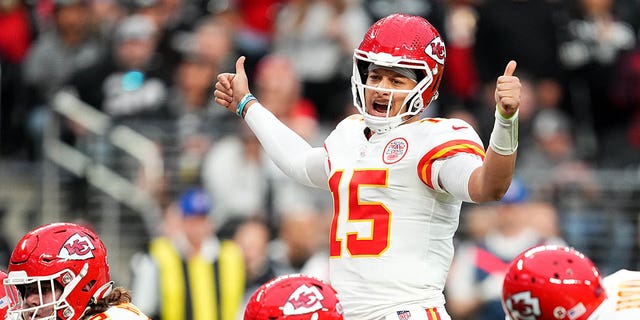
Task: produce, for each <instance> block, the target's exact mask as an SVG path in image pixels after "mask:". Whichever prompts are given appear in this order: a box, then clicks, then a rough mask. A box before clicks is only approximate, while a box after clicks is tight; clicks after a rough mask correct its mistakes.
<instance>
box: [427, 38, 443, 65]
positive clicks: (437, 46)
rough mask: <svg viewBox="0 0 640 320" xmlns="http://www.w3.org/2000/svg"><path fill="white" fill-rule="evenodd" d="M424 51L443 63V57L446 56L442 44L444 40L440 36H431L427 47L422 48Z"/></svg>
mask: <svg viewBox="0 0 640 320" xmlns="http://www.w3.org/2000/svg"><path fill="white" fill-rule="evenodd" d="M424 53H426V54H427V55H428V56H429V57H431V59H433V60H435V61H436V62H437V63H439V64H444V58H446V57H447V49H446V48H445V46H444V41H442V39H441V38H440V37H435V38H433V40H431V42H429V44H428V45H427V47H426V48H424Z"/></svg>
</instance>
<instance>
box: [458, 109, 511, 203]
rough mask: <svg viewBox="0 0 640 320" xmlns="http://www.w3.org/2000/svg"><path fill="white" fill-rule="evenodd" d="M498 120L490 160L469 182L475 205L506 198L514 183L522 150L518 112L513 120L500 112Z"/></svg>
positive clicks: (493, 132) (489, 155)
mask: <svg viewBox="0 0 640 320" xmlns="http://www.w3.org/2000/svg"><path fill="white" fill-rule="evenodd" d="M495 117H496V120H495V125H494V128H493V131H492V133H491V139H490V141H489V148H487V153H486V158H485V160H484V163H483V164H482V166H481V167H480V168H477V169H476V170H475V171H474V172H473V173H472V175H471V178H470V180H469V195H470V197H471V199H472V200H473V201H475V202H487V201H497V200H500V199H502V196H504V194H505V192H507V189H508V188H509V185H510V184H511V178H512V177H513V172H514V170H515V164H516V154H517V152H516V150H517V149H518V112H517V111H516V113H515V114H513V115H511V116H510V117H509V118H505V117H503V116H502V115H501V114H500V113H498V112H497V111H496V114H495Z"/></svg>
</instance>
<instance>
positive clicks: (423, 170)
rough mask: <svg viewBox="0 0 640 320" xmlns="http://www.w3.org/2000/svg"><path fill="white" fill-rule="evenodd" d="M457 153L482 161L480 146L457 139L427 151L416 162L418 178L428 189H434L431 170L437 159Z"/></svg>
mask: <svg viewBox="0 0 640 320" xmlns="http://www.w3.org/2000/svg"><path fill="white" fill-rule="evenodd" d="M458 153H470V154H474V155H477V156H479V157H480V158H481V159H482V160H484V157H485V152H484V149H483V148H482V146H481V145H480V144H478V143H477V142H474V141H471V140H465V139H457V140H450V141H447V142H445V143H442V144H439V145H437V146H435V147H434V148H432V149H431V150H429V151H428V152H427V153H426V154H425V155H424V156H423V157H422V158H421V159H420V161H419V162H418V176H419V177H420V179H421V180H422V182H424V183H425V184H426V185H427V186H428V187H429V188H431V189H434V190H435V188H434V187H433V181H432V172H431V168H432V166H433V163H434V162H435V161H436V160H438V159H444V158H448V157H451V156H453V155H455V154H458Z"/></svg>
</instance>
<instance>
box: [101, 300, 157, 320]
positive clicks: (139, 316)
mask: <svg viewBox="0 0 640 320" xmlns="http://www.w3.org/2000/svg"><path fill="white" fill-rule="evenodd" d="M89 320H149V317H147V316H146V315H145V314H144V313H142V311H140V310H139V309H138V308H137V307H136V306H134V305H133V304H131V303H122V304H119V305H117V306H112V307H109V309H107V310H105V311H104V312H102V313H98V314H95V315H93V316H91V317H89Z"/></svg>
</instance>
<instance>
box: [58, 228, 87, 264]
mask: <svg viewBox="0 0 640 320" xmlns="http://www.w3.org/2000/svg"><path fill="white" fill-rule="evenodd" d="M94 249H95V247H94V246H93V243H92V242H91V239H89V237H87V236H81V235H79V234H77V233H75V234H74V235H72V236H71V237H70V238H69V239H67V241H65V243H64V244H63V245H62V248H60V252H58V257H60V258H63V259H69V260H87V259H91V258H93V257H94V256H93V250H94Z"/></svg>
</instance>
